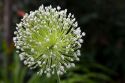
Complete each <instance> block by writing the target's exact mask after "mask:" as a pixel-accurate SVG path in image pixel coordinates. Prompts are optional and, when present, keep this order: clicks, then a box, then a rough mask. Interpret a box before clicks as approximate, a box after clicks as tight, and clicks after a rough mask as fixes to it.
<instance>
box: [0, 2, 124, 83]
mask: <svg viewBox="0 0 125 83" xmlns="http://www.w3.org/2000/svg"><path fill="white" fill-rule="evenodd" d="M41 4H44V5H45V6H48V5H52V6H53V7H56V6H58V5H59V6H61V7H62V9H65V8H66V9H68V12H71V13H73V14H74V15H75V17H76V19H77V21H78V23H79V26H80V27H81V29H82V31H85V32H86V36H85V38H84V44H83V45H82V48H81V50H82V56H81V57H80V62H77V63H76V68H74V69H71V70H69V71H67V73H66V74H65V75H63V76H61V83H125V0H0V83H56V81H57V80H56V79H57V77H56V76H53V77H52V78H46V77H45V76H41V77H40V76H37V75H36V74H35V71H33V70H29V69H27V68H26V67H25V66H24V65H23V64H22V62H21V61H20V60H19V57H18V55H17V54H16V53H15V47H14V45H13V42H12V37H13V31H14V30H15V27H16V23H19V22H20V19H21V18H22V17H23V15H24V14H25V13H26V12H27V13H29V12H30V11H32V10H36V9H38V7H39V6H40V5H41Z"/></svg>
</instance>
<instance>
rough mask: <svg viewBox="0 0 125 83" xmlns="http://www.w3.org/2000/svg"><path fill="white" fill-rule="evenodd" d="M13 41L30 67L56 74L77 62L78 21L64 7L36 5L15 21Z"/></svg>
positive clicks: (40, 72)
mask: <svg viewBox="0 0 125 83" xmlns="http://www.w3.org/2000/svg"><path fill="white" fill-rule="evenodd" d="M14 34H15V37H13V41H14V43H15V46H16V48H17V53H19V57H20V59H21V60H22V61H23V62H24V64H25V65H27V66H28V67H29V68H30V69H35V68H37V69H39V71H38V72H37V73H38V74H40V75H42V74H46V75H47V77H50V76H51V75H52V74H54V73H57V74H59V75H61V74H63V73H65V72H66V69H67V68H70V67H74V66H75V64H74V63H73V62H74V61H75V60H77V61H79V57H78V56H80V55H81V54H80V50H79V48H81V43H83V39H82V36H85V33H84V32H83V33H82V32H81V29H80V27H78V23H77V22H76V19H75V18H74V15H72V14H71V13H69V14H67V9H65V10H61V8H60V7H59V6H58V7H57V8H52V7H51V6H47V7H44V6H43V5H42V6H40V7H39V9H38V10H36V11H31V12H30V14H29V15H28V14H27V13H26V14H25V15H24V17H23V19H22V20H21V22H20V23H19V24H17V27H16V31H15V32H14Z"/></svg>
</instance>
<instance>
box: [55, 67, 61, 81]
mask: <svg viewBox="0 0 125 83" xmlns="http://www.w3.org/2000/svg"><path fill="white" fill-rule="evenodd" d="M56 75H57V83H61V82H60V77H59V74H58V73H57V68H56Z"/></svg>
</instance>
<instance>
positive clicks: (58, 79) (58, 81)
mask: <svg viewBox="0 0 125 83" xmlns="http://www.w3.org/2000/svg"><path fill="white" fill-rule="evenodd" d="M57 83H61V82H60V77H59V74H57Z"/></svg>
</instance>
